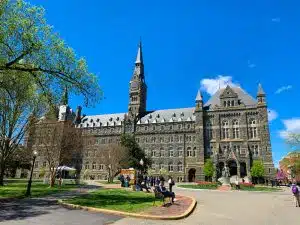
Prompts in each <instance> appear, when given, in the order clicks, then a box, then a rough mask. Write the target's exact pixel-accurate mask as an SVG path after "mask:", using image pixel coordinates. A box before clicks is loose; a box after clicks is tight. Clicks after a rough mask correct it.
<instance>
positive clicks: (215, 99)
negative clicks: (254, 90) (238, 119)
mask: <svg viewBox="0 0 300 225" xmlns="http://www.w3.org/2000/svg"><path fill="white" fill-rule="evenodd" d="M231 89H232V90H233V91H234V92H235V93H237V94H238V99H239V100H240V101H241V103H243V104H245V105H246V106H255V105H256V104H257V102H256V100H255V99H254V98H253V97H252V96H250V95H249V94H248V93H247V92H246V91H245V90H243V89H242V88H240V87H231ZM224 90H225V88H221V89H220V90H218V91H217V92H216V93H215V94H214V95H213V96H211V98H210V99H209V100H208V101H207V102H206V103H205V104H204V106H212V107H214V106H216V105H219V106H220V105H221V103H220V95H221V94H222V93H223V91H224Z"/></svg>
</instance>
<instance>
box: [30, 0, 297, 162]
mask: <svg viewBox="0 0 300 225" xmlns="http://www.w3.org/2000/svg"><path fill="white" fill-rule="evenodd" d="M30 2H31V3H32V4H36V5H42V6H43V7H44V8H45V9H46V18H47V20H48V23H49V24H51V25H53V26H54V30H55V31H57V32H59V33H60V35H61V37H62V38H63V39H64V40H66V42H67V43H68V44H69V45H70V46H71V47H72V48H74V49H75V52H76V53H77V54H78V56H84V57H85V58H86V60H87V62H88V65H89V68H90V71H91V72H94V73H95V74H97V75H98V76H99V82H100V85H101V87H102V89H103V91H104V96H105V99H104V100H102V101H101V102H100V103H99V104H98V105H97V106H96V107H95V108H89V109H84V113H86V114H101V113H114V112H126V111H127V103H128V87H129V86H128V84H129V83H128V82H129V80H130V78H131V74H132V71H133V66H134V60H135V56H136V52H137V44H138V41H139V38H140V36H141V37H142V40H143V53H144V62H145V76H146V82H147V84H148V101H147V104H148V105H147V108H148V109H151V110H152V109H164V108H178V107H189V106H193V105H194V99H195V96H196V92H197V89H198V88H200V86H201V84H202V90H203V91H205V90H212V89H213V88H214V85H215V84H216V82H217V83H218V82H219V80H221V83H222V81H226V83H233V84H239V85H240V86H241V87H242V88H243V89H245V90H246V91H247V92H248V93H249V94H251V95H252V96H253V97H255V96H256V91H257V84H258V83H259V82H260V83H262V85H263V88H264V90H265V92H266V93H267V102H268V107H269V109H270V110H271V112H272V116H271V117H270V119H272V120H271V121H270V129H271V140H272V148H273V157H274V161H275V164H276V163H277V162H278V160H279V159H281V157H282V156H283V155H285V154H286V153H287V151H288V148H287V146H286V145H285V144H284V140H283V138H282V137H281V136H283V134H284V132H285V131H293V132H300V119H299V118H300V116H299V112H298V110H299V108H300V107H299V106H298V105H297V104H296V103H297V102H298V101H297V99H299V98H300V92H299V91H297V90H299V89H300V82H299V79H300V77H299V75H298V71H299V63H300V54H299V49H300V44H299V42H300V27H299V24H300V17H299V7H300V2H298V1H296V0H294V1H288V3H287V1H279V0H277V1H276V0H264V1H261V0H251V1H249V0H248V1H240V0H236V1H230V0H227V1H224V0H223V1H220V0H219V1H209V0H203V1H196V0H194V1H192V0H186V1H168V0H165V1H157V0H153V1H141V0H140V1H131V0H128V1H124V0H115V1H98V0H85V1H79V0H63V1H61V0H51V1H40V0H31V1H30ZM280 88H281V89H280ZM210 92H211V91H210ZM208 98H209V94H208V93H204V99H205V100H208ZM78 104H82V102H81V98H78V97H76V98H74V97H73V98H72V99H71V106H72V107H73V108H75V107H76V105H78ZM280 134H281V135H280Z"/></svg>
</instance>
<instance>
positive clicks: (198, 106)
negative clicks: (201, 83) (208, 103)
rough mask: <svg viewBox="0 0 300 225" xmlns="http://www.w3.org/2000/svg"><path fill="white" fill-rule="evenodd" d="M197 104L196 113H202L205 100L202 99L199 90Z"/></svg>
mask: <svg viewBox="0 0 300 225" xmlns="http://www.w3.org/2000/svg"><path fill="white" fill-rule="evenodd" d="M195 103H196V107H195V111H202V109H203V98H202V94H201V92H200V90H198V92H197V96H196V99H195Z"/></svg>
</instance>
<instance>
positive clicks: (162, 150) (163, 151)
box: [160, 148, 165, 157]
mask: <svg viewBox="0 0 300 225" xmlns="http://www.w3.org/2000/svg"><path fill="white" fill-rule="evenodd" d="M160 157H165V150H164V148H160Z"/></svg>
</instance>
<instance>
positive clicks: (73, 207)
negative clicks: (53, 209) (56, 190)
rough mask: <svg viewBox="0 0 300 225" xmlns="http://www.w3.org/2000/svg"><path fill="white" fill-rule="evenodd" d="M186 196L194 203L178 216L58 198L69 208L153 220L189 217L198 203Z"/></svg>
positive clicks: (60, 202)
mask: <svg viewBox="0 0 300 225" xmlns="http://www.w3.org/2000/svg"><path fill="white" fill-rule="evenodd" d="M184 197H186V198H190V199H192V204H191V205H190V207H189V208H188V209H187V210H186V211H185V212H184V213H183V214H181V215H178V216H154V215H143V214H138V213H129V212H122V211H116V210H110V209H100V208H94V207H88V206H81V205H75V204H70V203H66V202H64V201H63V200H58V203H59V204H60V205H62V206H64V207H66V208H69V209H82V210H86V211H90V212H98V213H108V214H114V215H119V216H130V217H136V218H142V219H151V220H180V219H183V218H186V217H188V216H189V215H190V214H191V213H192V212H193V211H194V209H195V208H196V205H197V201H196V199H194V198H192V197H189V196H184Z"/></svg>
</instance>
